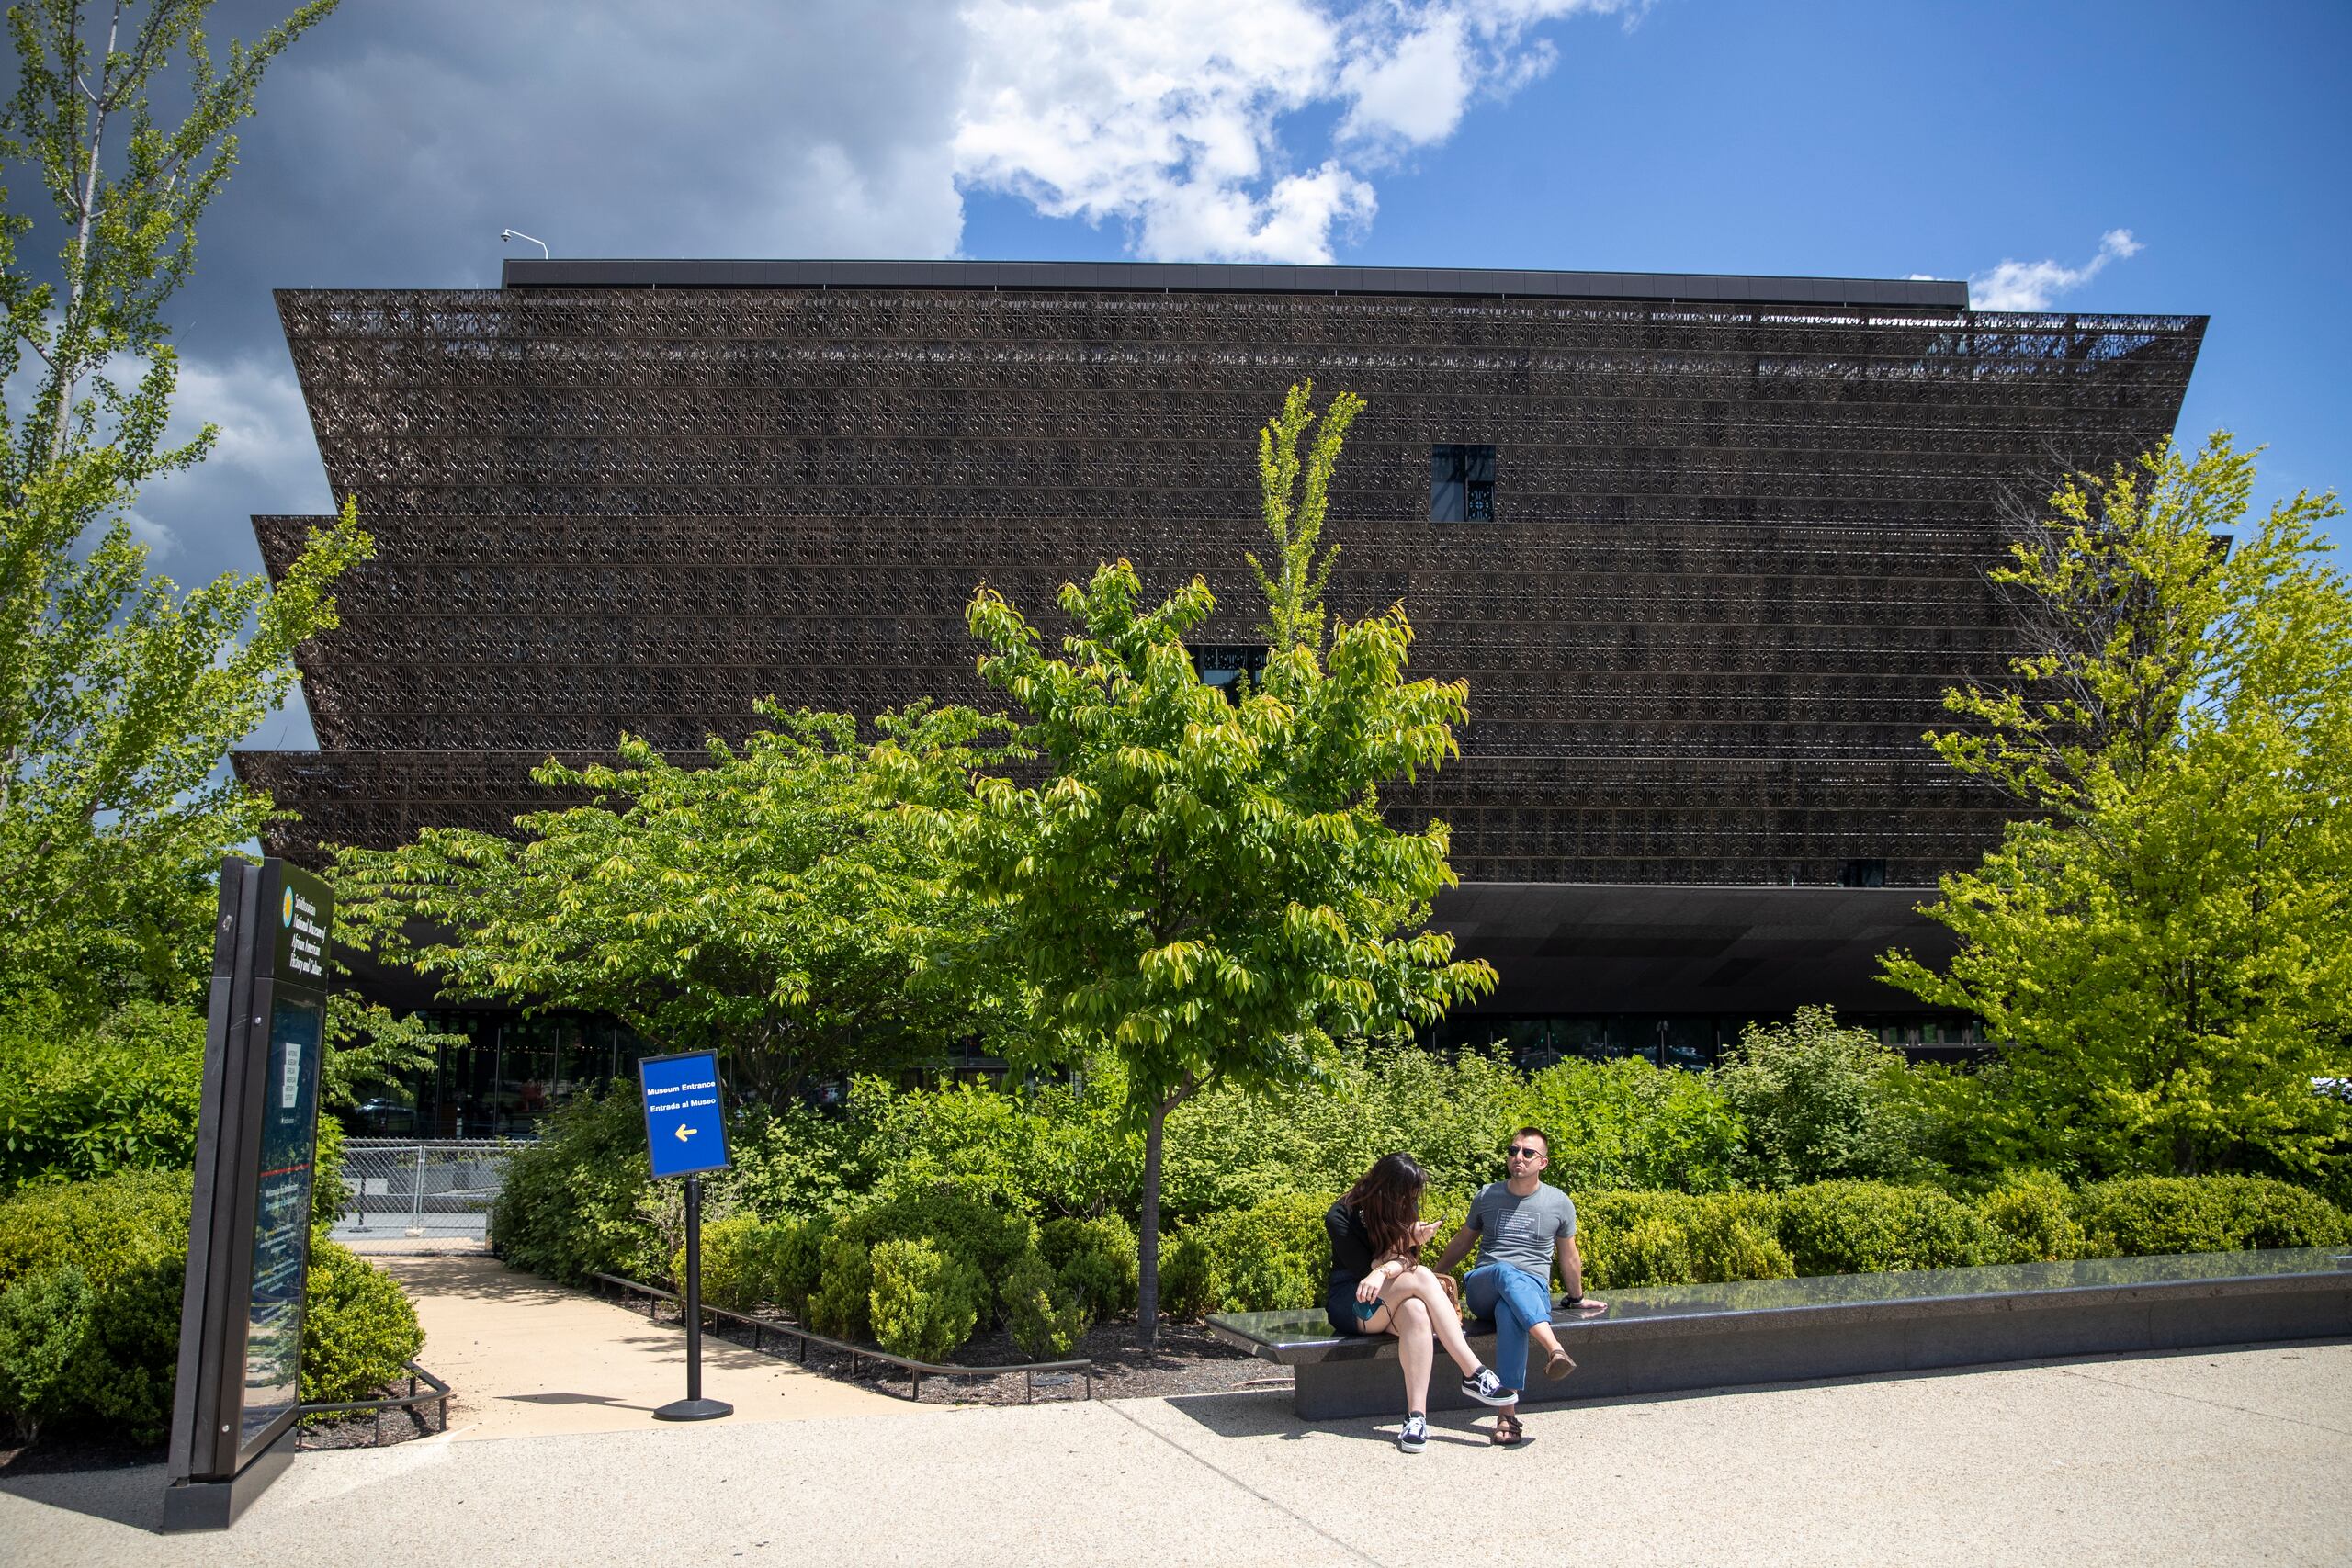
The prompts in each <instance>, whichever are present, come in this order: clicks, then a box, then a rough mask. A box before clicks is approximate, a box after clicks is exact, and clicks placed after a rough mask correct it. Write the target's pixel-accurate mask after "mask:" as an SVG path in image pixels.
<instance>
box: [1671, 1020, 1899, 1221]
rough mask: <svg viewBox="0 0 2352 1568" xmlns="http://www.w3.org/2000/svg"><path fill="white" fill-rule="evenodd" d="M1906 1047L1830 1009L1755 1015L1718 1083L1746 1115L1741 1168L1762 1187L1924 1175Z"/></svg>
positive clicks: (1740, 1114) (1734, 1108)
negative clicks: (1778, 1016) (1774, 1019)
mask: <svg viewBox="0 0 2352 1568" xmlns="http://www.w3.org/2000/svg"><path fill="white" fill-rule="evenodd" d="M1906 1073H1907V1068H1906V1067H1905V1064H1904V1060H1903V1054H1902V1053H1901V1052H1899V1051H1895V1050H1893V1049H1891V1048H1890V1047H1888V1046H1885V1045H1883V1044H1881V1043H1879V1040H1878V1037H1877V1036H1876V1035H1874V1034H1872V1033H1871V1032H1869V1031H1868V1030H1864V1029H1854V1028H1850V1027H1847V1026H1844V1025H1841V1024H1839V1023H1838V1015H1837V1012H1836V1011H1835V1010H1833V1009H1830V1008H1826V1007H1822V1008H1811V1007H1808V1008H1799V1009H1798V1010H1797V1013H1796V1017H1795V1019H1794V1020H1793V1021H1791V1022H1788V1023H1780V1024H1762V1023H1751V1024H1749V1025H1748V1026H1747V1029H1746V1030H1745V1031H1744V1032H1742V1033H1741V1035H1740V1037H1739V1043H1737V1044H1736V1045H1735V1046H1733V1047H1732V1049H1731V1052H1730V1055H1728V1056H1727V1057H1726V1059H1725V1060H1724V1065H1723V1066H1722V1067H1720V1068H1719V1069H1717V1071H1716V1073H1715V1075H1714V1077H1715V1087H1716V1088H1717V1089H1720V1090H1721V1091H1722V1093H1723V1097H1724V1100H1726V1101H1728V1102H1729V1104H1730V1106H1731V1109H1732V1111H1733V1113H1734V1114H1735V1115H1736V1116H1737V1117H1738V1118H1739V1124H1740V1137H1741V1145H1742V1155H1743V1158H1742V1162H1741V1170H1740V1175H1741V1176H1742V1178H1743V1179H1746V1180H1747V1181H1750V1182H1753V1183H1755V1184H1756V1185H1758V1186H1761V1187H1771V1188H1783V1187H1797V1186H1801V1185H1803V1184H1804V1183H1805V1182H1809V1181H1837V1180H1847V1179H1857V1180H1864V1181H1875V1180H1891V1181H1899V1180H1903V1179H1905V1178H1912V1177H1917V1176H1921V1175H1924V1174H1926V1168H1925V1165H1924V1163H1923V1161H1922V1159H1921V1157H1920V1156H1919V1154H1918V1152H1917V1149H1916V1148H1915V1147H1914V1139H1913V1135H1912V1115H1913V1106H1914V1104H1915V1097H1914V1096H1912V1095H1911V1094H1909V1093H1908V1092H1906V1089H1907V1085H1906V1084H1905V1081H1904V1080H1905V1076H1906Z"/></svg>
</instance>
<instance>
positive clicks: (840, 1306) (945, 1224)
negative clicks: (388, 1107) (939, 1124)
mask: <svg viewBox="0 0 2352 1568" xmlns="http://www.w3.org/2000/svg"><path fill="white" fill-rule="evenodd" d="M894 1241H920V1242H923V1243H925V1244H926V1245H928V1246H930V1247H933V1248H934V1249H935V1250H937V1251H938V1252H939V1253H940V1254H941V1255H942V1256H944V1257H945V1258H951V1259H953V1260H954V1261H956V1262H957V1263H960V1264H963V1265H965V1266H966V1267H967V1268H968V1269H970V1270H971V1271H972V1273H973V1274H974V1275H975V1276H976V1277H977V1278H978V1279H979V1280H981V1281H982V1282H983V1284H982V1289H981V1290H980V1292H978V1298H977V1310H978V1313H979V1314H981V1317H982V1318H983V1319H984V1320H987V1321H993V1320H994V1317H995V1314H996V1298H995V1294H994V1292H992V1291H990V1290H989V1289H987V1288H986V1281H989V1280H1002V1279H1003V1278H1004V1277H1005V1275H1006V1272H1007V1271H1008V1270H1009V1269H1011V1268H1012V1263H1013V1260H1014V1259H1015V1258H1019V1257H1021V1255H1022V1254H1023V1253H1025V1252H1028V1251H1030V1250H1031V1249H1032V1248H1034V1247H1035V1246H1036V1244H1037V1226H1036V1223H1035V1221H1033V1220H1031V1219H1030V1218H1029V1216H1028V1215H1026V1214H1023V1213H1017V1212H1011V1211H1008V1210H1006V1209H1004V1208H1002V1207H1000V1206H998V1205H996V1204H993V1203H991V1202H989V1201H988V1200H987V1199H986V1198H985V1197H983V1196H981V1195H979V1194H978V1193H976V1192H975V1191H974V1190H973V1189H972V1188H971V1187H969V1186H968V1185H967V1184H964V1183H959V1182H954V1181H935V1182H931V1183H928V1184H925V1185H922V1186H910V1187H905V1188H901V1189H899V1190H896V1191H893V1192H891V1193H889V1194H888V1195H886V1196H883V1197H880V1198H877V1199H876V1200H874V1201H870V1202H868V1203H867V1204H866V1205H865V1207H864V1208H861V1209H856V1210H853V1211H852V1212H850V1213H847V1214H844V1215H842V1217H841V1218H840V1219H838V1220H836V1221H834V1222H833V1224H832V1226H831V1229H830V1230H828V1231H827V1232H825V1233H824V1235H823V1237H822V1239H821V1240H820V1242H819V1243H818V1247H817V1269H818V1280H817V1284H816V1288H815V1289H814V1290H813V1291H812V1292H809V1298H808V1303H809V1304H808V1322H809V1326H810V1327H812V1328H814V1329H816V1330H817V1332H818V1333H820V1334H831V1335H834V1336H837V1337H842V1338H863V1337H867V1336H868V1335H874V1336H876V1343H877V1344H878V1343H880V1340H879V1338H878V1336H879V1333H880V1325H878V1324H876V1322H875V1320H874V1317H873V1307H872V1303H873V1302H874V1300H875V1299H876V1296H875V1292H876V1290H877V1289H878V1288H879V1280H878V1279H877V1277H876V1274H875V1272H874V1269H875V1264H874V1257H875V1255H876V1251H877V1250H878V1248H879V1247H882V1246H883V1245H884V1244H886V1243H888V1242H894ZM966 1332H967V1334H968V1333H969V1332H970V1331H969V1330H967V1331H966ZM957 1343H958V1344H960V1343H962V1341H961V1340H958V1341H957ZM886 1348H887V1347H886Z"/></svg>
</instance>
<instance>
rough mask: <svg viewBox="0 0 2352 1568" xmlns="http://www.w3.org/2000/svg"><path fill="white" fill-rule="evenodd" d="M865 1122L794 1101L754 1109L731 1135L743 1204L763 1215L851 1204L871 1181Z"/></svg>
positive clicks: (796, 1214) (797, 1214)
mask: <svg viewBox="0 0 2352 1568" xmlns="http://www.w3.org/2000/svg"><path fill="white" fill-rule="evenodd" d="M870 1142H871V1140H869V1139H868V1138H867V1137H866V1135H865V1127H864V1126H863V1125H862V1124H860V1123H859V1122H854V1121H853V1120H852V1119H851V1118H849V1117H845V1116H829V1115H827V1114H825V1113H824V1112H823V1111H818V1110H815V1109H813V1108H812V1107H809V1106H806V1105H802V1104H799V1103H798V1102H797V1101H796V1102H795V1103H793V1104H790V1105H787V1106H786V1107H785V1108H784V1109H783V1110H781V1111H774V1112H765V1113H763V1112H760V1111H754V1112H752V1115H751V1116H750V1117H748V1118H747V1119H746V1120H745V1122H744V1125H743V1126H742V1128H741V1131H740V1132H739V1133H738V1134H737V1135H736V1136H735V1137H733V1138H732V1139H731V1140H730V1143H729V1148H730V1150H731V1151H732V1153H733V1155H734V1158H735V1182H736V1187H737V1192H738V1196H739V1197H740V1198H741V1201H742V1203H743V1206H744V1207H745V1208H747V1209H749V1210H751V1211H752V1213H754V1214H757V1215H758V1216H759V1217H760V1218H761V1219H763V1220H768V1221H786V1220H809V1219H820V1218H823V1217H825V1216H827V1215H830V1214H838V1213H841V1212H842V1210H844V1209H847V1208H850V1207H852V1206H853V1205H854V1204H855V1203H856V1202H857V1201H858V1198H859V1196H860V1194H862V1193H864V1192H865V1190H866V1189H867V1188H868V1187H870V1186H871V1185H872V1184H873V1180H874V1172H873V1170H872V1169H871V1168H870V1167H869V1166H868V1164H867V1162H866V1159H865V1152H864V1150H865V1146H866V1145H868V1144H869V1143H870Z"/></svg>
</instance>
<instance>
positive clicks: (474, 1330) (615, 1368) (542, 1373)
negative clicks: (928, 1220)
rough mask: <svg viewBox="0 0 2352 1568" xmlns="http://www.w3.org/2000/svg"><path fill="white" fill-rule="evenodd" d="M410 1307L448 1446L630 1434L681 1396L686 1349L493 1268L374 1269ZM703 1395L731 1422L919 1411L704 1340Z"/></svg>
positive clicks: (459, 1262) (673, 1333)
mask: <svg viewBox="0 0 2352 1568" xmlns="http://www.w3.org/2000/svg"><path fill="white" fill-rule="evenodd" d="M375 1261H376V1262H377V1263H378V1264H379V1265H380V1266H381V1267H382V1268H383V1269H385V1270H386V1271H387V1272H389V1273H390V1274H392V1275H393V1276H394V1277H396V1278H397V1279H398V1280H400V1282H401V1285H402V1286H404V1287H405V1288H406V1289H407V1291H408V1294H409V1299H410V1300H411V1301H413V1302H414V1303H416V1315H417V1319H418V1321H419V1322H420V1323H422V1324H423V1325H424V1351H423V1353H422V1354H420V1355H419V1356H418V1357H417V1359H418V1360H419V1361H420V1362H422V1363H423V1364H424V1365H425V1366H427V1367H429V1368H431V1369H432V1370H433V1371H434V1373H435V1375H437V1376H438V1377H439V1378H440V1379H441V1381H442V1382H446V1383H447V1384H448V1385H449V1386H450V1387H451V1388H453V1389H455V1390H456V1391H457V1397H456V1398H455V1399H453V1400H452V1401H451V1402H450V1410H449V1428H450V1435H451V1436H452V1437H454V1438H458V1439H459V1440H461V1441H465V1440H473V1439H479V1438H535V1437H548V1436H552V1435H555V1434H559V1433H576V1432H616V1431H636V1430H638V1429H639V1428H641V1427H645V1426H646V1425H647V1424H648V1423H649V1422H650V1419H651V1413H652V1411H653V1410H654V1409H655V1407H657V1406H659V1405H663V1404H669V1403H670V1402H671V1401H672V1400H673V1399H684V1397H685V1393H686V1339H685V1335H684V1332H683V1331H682V1330H680V1329H679V1327H678V1326H677V1325H675V1324H674V1323H670V1322H667V1321H664V1322H662V1323H661V1324H659V1325H656V1324H651V1323H649V1322H647V1321H646V1318H645V1314H643V1313H641V1312H631V1311H629V1310H628V1308H626V1307H623V1306H621V1305H619V1304H618V1303H615V1302H609V1301H602V1300H599V1299H597V1298H596V1297H594V1296H590V1295H585V1294H583V1293H582V1292H578V1291H570V1290H565V1289H563V1288H562V1287H560V1286H558V1285H550V1284H548V1282H547V1281H546V1280H540V1279H537V1278H536V1277H534V1276H532V1275H529V1274H526V1273H523V1272H521V1271H520V1270H518V1269H509V1268H507V1267H506V1266H505V1265H504V1264H503V1263H500V1262H499V1261H498V1260H497V1259H495V1258H489V1257H440V1258H431V1257H423V1258H420V1257H409V1258H376V1259H375ZM702 1383H703V1393H706V1394H707V1395H708V1396H709V1397H711V1398H713V1399H723V1400H725V1401H727V1402H728V1403H729V1404H732V1405H733V1406H735V1416H733V1417H732V1418H733V1419H734V1420H736V1421H738V1422H754V1421H805V1420H808V1419H809V1418H810V1417H812V1416H888V1415H899V1414H901V1413H906V1412H910V1411H913V1410H914V1409H916V1408H917V1406H916V1405H914V1404H912V1403H911V1402H910V1401H908V1400H903V1399H894V1398H892V1397H891V1396H890V1395H888V1394H887V1393H875V1392H874V1391H873V1390H871V1389H864V1388H857V1387H854V1386H853V1385H851V1384H849V1383H845V1382H835V1381H833V1380H832V1379H831V1378H825V1377H820V1376H818V1375H816V1374H815V1373H813V1372H804V1371H801V1370H800V1369H799V1368H797V1367H796V1366H794V1365H793V1364H792V1363H791V1362H789V1361H783V1360H778V1359H775V1357H773V1356H765V1355H762V1354H759V1353H758V1352H756V1351H752V1350H749V1349H746V1348H743V1347H741V1346H738V1345H730V1344H729V1343H727V1342H726V1341H725V1340H722V1339H716V1338H711V1337H705V1338H704V1340H703V1346H702Z"/></svg>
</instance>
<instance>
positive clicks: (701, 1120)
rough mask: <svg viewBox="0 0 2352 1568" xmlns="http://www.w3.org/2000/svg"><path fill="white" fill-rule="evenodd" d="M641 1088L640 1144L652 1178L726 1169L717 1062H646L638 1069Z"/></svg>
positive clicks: (709, 1058)
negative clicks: (649, 1160)
mask: <svg viewBox="0 0 2352 1568" xmlns="http://www.w3.org/2000/svg"><path fill="white" fill-rule="evenodd" d="M637 1077H638V1082H639V1083H640V1084H642V1085H643V1086H644V1088H645V1141H646V1144H647V1145H648V1146H649V1147H650V1148H651V1149H652V1151H653V1174H654V1175H656V1176H692V1175H695V1173H696V1172H698V1171H705V1170H724V1169H726V1168H727V1119H726V1118H725V1117H724V1116H723V1115H721V1114H720V1113H719V1112H720V1108H719V1104H718V1057H717V1056H715V1055H712V1054H711V1053H710V1052H708V1051H685V1052H682V1053H680V1054H679V1055H674V1056H647V1057H645V1058H644V1059H643V1060H641V1061H639V1063H638V1064H637Z"/></svg>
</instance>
